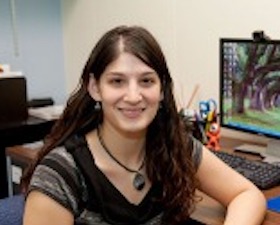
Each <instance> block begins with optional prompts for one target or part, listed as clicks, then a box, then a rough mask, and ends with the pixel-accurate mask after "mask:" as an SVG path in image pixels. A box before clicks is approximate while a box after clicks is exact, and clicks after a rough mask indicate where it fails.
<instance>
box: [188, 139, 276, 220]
mask: <svg viewBox="0 0 280 225" xmlns="http://www.w3.org/2000/svg"><path fill="white" fill-rule="evenodd" d="M243 143H244V141H240V140H235V139H230V138H222V141H221V146H222V148H223V149H225V150H227V151H232V149H233V147H234V146H236V145H240V144H243ZM263 193H264V195H265V197H266V198H267V199H268V198H271V197H275V196H280V186H277V187H274V188H271V189H269V190H265V191H263ZM198 194H199V195H200V196H202V197H203V200H202V201H201V202H199V203H198V204H197V207H196V210H195V212H194V213H193V214H192V218H193V219H195V220H198V221H201V222H203V223H206V224H209V225H222V224H223V221H224V216H225V209H224V207H223V206H222V205H221V204H220V203H218V202H217V201H215V200H214V199H212V198H210V197H209V196H207V195H205V194H203V193H201V192H199V193H198ZM279 224H280V213H275V212H272V211H269V210H267V213H266V217H265V220H264V221H263V223H262V225H279Z"/></svg>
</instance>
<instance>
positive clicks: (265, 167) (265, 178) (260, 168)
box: [213, 151, 280, 190]
mask: <svg viewBox="0 0 280 225" xmlns="http://www.w3.org/2000/svg"><path fill="white" fill-rule="evenodd" d="M213 153H214V154H215V155H216V156H217V157H218V158H220V159H221V160H222V161H224V162H225V163H226V164H227V165H229V166H230V167H232V168H233V169H234V170H236V171H237V172H239V173H240V174H242V175H243V176H244V177H246V178H247V179H249V180H250V181H251V182H253V183H254V184H255V185H256V186H257V187H258V188H260V189H262V190H265V189H269V188H272V187H274V186H277V185H279V184H280V166H279V165H273V164H269V163H266V162H262V161H253V160H249V159H246V158H245V157H242V156H239V155H234V154H231V153H227V152H224V151H213Z"/></svg>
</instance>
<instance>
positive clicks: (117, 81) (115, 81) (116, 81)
mask: <svg viewBox="0 0 280 225" xmlns="http://www.w3.org/2000/svg"><path fill="white" fill-rule="evenodd" d="M124 82H125V80H124V79H122V78H117V77H116V78H112V79H110V80H109V83H110V84H112V85H114V86H121V85H122V84H123V83H124Z"/></svg>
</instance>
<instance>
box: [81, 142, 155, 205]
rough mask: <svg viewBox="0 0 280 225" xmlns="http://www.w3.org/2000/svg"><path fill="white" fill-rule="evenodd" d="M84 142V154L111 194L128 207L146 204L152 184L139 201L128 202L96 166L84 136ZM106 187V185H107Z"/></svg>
mask: <svg viewBox="0 0 280 225" xmlns="http://www.w3.org/2000/svg"><path fill="white" fill-rule="evenodd" d="M83 141H84V144H85V148H84V150H85V151H86V152H87V153H86V154H87V155H88V157H90V159H91V160H90V161H91V162H92V166H93V169H94V170H95V171H96V172H97V173H98V175H99V177H100V178H101V179H102V181H104V182H106V185H109V188H110V189H111V191H112V192H113V193H112V195H115V197H116V196H117V198H118V199H119V200H120V201H121V202H123V203H124V204H125V205H127V206H129V207H133V208H139V207H143V206H146V204H147V203H148V200H149V199H150V198H149V196H150V195H151V194H152V193H153V191H154V185H152V186H151V187H150V189H149V190H148V191H147V193H146V194H145V196H144V197H143V198H142V199H141V201H140V202H139V203H138V204H134V203H132V202H130V201H129V200H128V199H127V198H126V197H125V196H124V195H123V194H122V193H121V192H120V191H119V190H118V189H117V188H116V187H115V185H114V184H113V183H112V182H111V181H110V180H109V179H108V177H107V176H106V175H105V174H104V173H103V171H102V170H100V169H99V168H98V166H97V165H96V163H95V159H94V156H93V154H92V153H91V150H90V148H89V146H88V143H87V141H86V139H85V137H84V138H83ZM107 187H108V186H107Z"/></svg>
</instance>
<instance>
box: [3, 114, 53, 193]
mask: <svg viewBox="0 0 280 225" xmlns="http://www.w3.org/2000/svg"><path fill="white" fill-rule="evenodd" d="M54 122H55V121H54V120H50V121H47V120H44V119H40V118H36V117H33V116H29V117H28V119H27V120H25V121H21V122H12V123H11V122H9V123H1V124H0V198H4V197H7V196H8V184H7V169H6V156H5V148H6V147H9V146H14V145H20V144H24V143H30V142H34V141H38V140H41V139H42V138H44V137H45V135H46V134H48V133H49V132H50V129H51V127H52V125H53V124H54Z"/></svg>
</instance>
